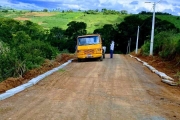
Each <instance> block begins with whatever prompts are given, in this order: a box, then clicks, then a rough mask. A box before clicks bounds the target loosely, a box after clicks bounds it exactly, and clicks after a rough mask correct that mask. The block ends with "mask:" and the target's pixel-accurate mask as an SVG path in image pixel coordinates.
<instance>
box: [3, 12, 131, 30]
mask: <svg viewBox="0 0 180 120" xmlns="http://www.w3.org/2000/svg"><path fill="white" fill-rule="evenodd" d="M126 16H128V15H103V14H102V13H98V14H84V13H83V12H73V13H62V12H27V11H17V12H8V13H2V12H0V17H7V18H14V19H15V18H18V19H19V20H20V18H28V19H29V20H30V21H32V22H35V23H38V24H40V25H42V26H43V27H44V28H46V29H49V28H52V27H60V28H62V29H64V30H65V29H66V28H67V27H68V26H67V24H68V23H69V22H71V21H77V22H85V23H86V24H87V31H88V33H92V32H93V31H94V30H95V29H97V28H101V27H102V26H103V25H104V24H115V23H120V22H122V21H123V20H124V18H125V17H126Z"/></svg>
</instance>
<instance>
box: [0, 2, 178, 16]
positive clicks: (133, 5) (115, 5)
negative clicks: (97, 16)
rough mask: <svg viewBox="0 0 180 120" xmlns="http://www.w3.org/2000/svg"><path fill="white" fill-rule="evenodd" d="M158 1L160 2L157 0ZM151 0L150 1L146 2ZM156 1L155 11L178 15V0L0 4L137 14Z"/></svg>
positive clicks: (0, 3)
mask: <svg viewBox="0 0 180 120" xmlns="http://www.w3.org/2000/svg"><path fill="white" fill-rule="evenodd" d="M159 1H160V2H159ZM146 2H151V3H146ZM153 3H156V12H168V13H170V14H172V15H177V16H180V0H1V2H0V5H1V6H5V7H11V8H15V9H30V10H43V9H45V8H46V9H49V10H53V9H57V8H58V9H60V10H69V9H73V10H75V9H77V10H79V9H80V10H89V9H93V10H95V9H99V10H101V9H102V8H107V9H112V10H118V11H121V10H127V11H128V13H132V14H137V13H139V12H141V11H148V12H152V11H153V9H152V8H153V7H152V6H153Z"/></svg>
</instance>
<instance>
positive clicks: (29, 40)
mask: <svg viewBox="0 0 180 120" xmlns="http://www.w3.org/2000/svg"><path fill="white" fill-rule="evenodd" d="M68 26H69V27H68V28H67V30H62V29H61V28H59V27H53V28H52V29H50V30H45V29H43V28H42V27H41V26H40V25H38V24H36V23H33V22H31V21H24V22H20V21H16V20H13V19H8V18H1V19H0V81H1V80H4V79H6V78H8V77H17V76H22V75H23V74H24V73H25V72H27V71H28V70H31V69H33V68H37V67H40V66H41V65H42V64H43V63H44V60H45V59H54V58H55V57H56V56H57V54H59V53H62V52H71V53H74V52H75V46H76V42H75V40H74V39H76V36H77V35H79V34H81V35H82V34H86V24H85V23H81V22H75V21H74V22H70V23H69V24H68Z"/></svg>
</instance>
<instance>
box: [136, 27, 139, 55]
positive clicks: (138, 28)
mask: <svg viewBox="0 0 180 120" xmlns="http://www.w3.org/2000/svg"><path fill="white" fill-rule="evenodd" d="M138 41H139V26H138V31H137V40H136V54H137V53H138Z"/></svg>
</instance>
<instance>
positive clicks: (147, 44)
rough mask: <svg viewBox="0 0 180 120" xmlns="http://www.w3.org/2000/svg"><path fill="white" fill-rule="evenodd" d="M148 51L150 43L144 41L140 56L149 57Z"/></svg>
mask: <svg viewBox="0 0 180 120" xmlns="http://www.w3.org/2000/svg"><path fill="white" fill-rule="evenodd" d="M149 50H150V41H145V43H144V45H143V46H142V47H141V54H142V55H145V56H147V55H149V52H150V51H149Z"/></svg>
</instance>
